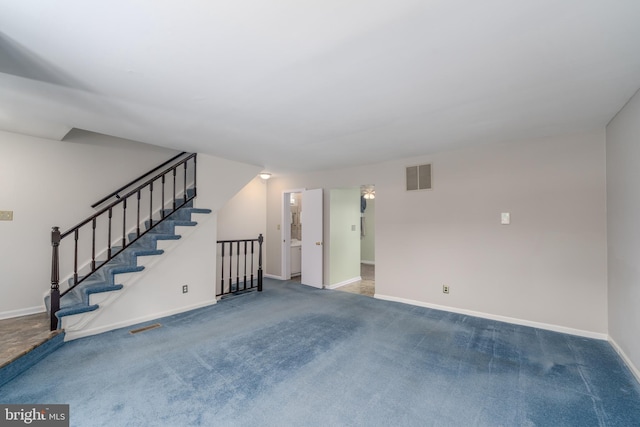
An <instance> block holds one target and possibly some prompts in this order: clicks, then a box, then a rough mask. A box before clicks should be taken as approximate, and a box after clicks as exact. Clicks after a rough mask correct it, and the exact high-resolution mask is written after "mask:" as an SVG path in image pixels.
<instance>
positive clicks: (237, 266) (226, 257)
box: [216, 234, 264, 297]
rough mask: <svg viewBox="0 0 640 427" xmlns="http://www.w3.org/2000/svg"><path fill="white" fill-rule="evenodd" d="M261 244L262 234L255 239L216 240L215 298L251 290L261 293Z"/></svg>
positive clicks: (262, 240)
mask: <svg viewBox="0 0 640 427" xmlns="http://www.w3.org/2000/svg"><path fill="white" fill-rule="evenodd" d="M263 242H264V237H262V234H260V235H259V236H258V238H257V239H240V240H218V251H217V252H218V262H217V264H218V270H219V271H220V282H219V285H217V286H216V297H220V296H224V295H228V294H235V293H239V292H244V291H250V290H253V289H257V290H258V292H262V275H263V271H262V243H263Z"/></svg>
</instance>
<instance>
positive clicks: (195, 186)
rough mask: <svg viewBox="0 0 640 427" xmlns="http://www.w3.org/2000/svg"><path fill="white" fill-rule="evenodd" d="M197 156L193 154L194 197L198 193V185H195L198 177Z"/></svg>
mask: <svg viewBox="0 0 640 427" xmlns="http://www.w3.org/2000/svg"><path fill="white" fill-rule="evenodd" d="M197 158H198V156H197V155H196V156H193V197H196V196H197V195H198V186H197V185H196V184H197V179H198V168H197V167H196V166H197V165H196V159H197Z"/></svg>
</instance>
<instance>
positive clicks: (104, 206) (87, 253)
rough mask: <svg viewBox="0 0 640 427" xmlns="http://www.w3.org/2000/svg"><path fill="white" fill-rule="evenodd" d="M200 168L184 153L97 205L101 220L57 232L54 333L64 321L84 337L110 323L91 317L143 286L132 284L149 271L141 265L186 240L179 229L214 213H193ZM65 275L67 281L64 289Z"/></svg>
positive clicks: (50, 304) (50, 307) (51, 305)
mask: <svg viewBox="0 0 640 427" xmlns="http://www.w3.org/2000/svg"><path fill="white" fill-rule="evenodd" d="M196 160H197V155H196V154H195V153H193V154H189V153H180V154H179V155H177V156H175V157H173V158H172V159H170V160H168V161H167V162H165V163H163V164H161V165H159V166H157V167H156V168H154V169H152V170H151V171H149V172H147V173H145V174H144V175H142V176H140V177H138V178H136V179H134V180H133V181H131V182H129V183H128V184H125V185H124V186H122V187H120V188H119V189H118V190H116V191H115V192H113V193H111V194H109V195H108V196H106V197H104V198H103V199H101V200H100V201H98V202H96V203H95V204H94V205H92V208H96V209H97V212H96V213H95V214H94V215H92V216H90V217H89V218H86V219H85V220H83V221H82V222H80V223H78V224H77V225H75V226H74V227H71V228H70V229H68V230H67V231H64V232H61V231H60V229H59V227H53V230H52V232H51V246H52V256H51V292H50V293H49V295H47V296H46V297H45V306H46V308H47V311H48V312H49V315H50V320H51V330H56V329H60V328H61V326H60V325H61V320H62V319H65V330H68V327H69V326H70V325H72V326H73V329H74V330H75V331H78V330H79V329H78V328H83V327H84V326H85V325H87V322H89V321H91V318H95V317H96V316H98V317H104V315H106V312H105V311H104V310H102V314H100V315H89V314H90V313H91V312H95V311H96V310H98V309H99V308H100V304H103V305H105V304H107V303H108V301H111V300H113V299H115V298H117V297H116V296H113V294H116V295H119V294H121V293H123V292H122V289H123V287H127V288H128V286H127V284H128V283H129V282H136V281H137V280H136V279H133V280H132V279H131V276H132V275H135V274H136V273H140V272H141V271H143V270H144V269H145V266H144V265H142V264H143V262H142V261H141V259H143V258H140V257H144V258H149V257H157V256H161V255H162V254H163V253H164V250H163V249H162V247H159V246H158V244H159V242H161V241H171V240H178V239H180V238H181V236H180V235H179V234H178V233H176V227H178V226H181V227H194V226H196V225H197V223H196V222H195V221H193V220H192V217H191V216H192V214H203V213H204V214H207V213H210V212H211V211H210V210H209V209H198V208H195V207H194V206H193V203H194V199H195V197H196V195H197V187H196V181H197V170H196V166H197V161H196ZM167 165H169V166H167ZM165 166H166V167H165ZM189 234H190V233H189ZM139 258H140V259H139ZM69 271H71V272H70V273H69ZM61 272H62V273H63V274H65V275H66V277H68V280H64V281H63V282H62V283H61V282H60V276H61V274H60V273H61ZM147 273H150V272H147ZM148 275H149V274H141V275H140V278H141V279H142V278H143V277H144V276H148ZM63 277H64V276H63ZM143 281H144V280H143ZM134 293H135V292H134ZM134 311H136V310H135V309H134ZM71 318H73V319H74V320H71Z"/></svg>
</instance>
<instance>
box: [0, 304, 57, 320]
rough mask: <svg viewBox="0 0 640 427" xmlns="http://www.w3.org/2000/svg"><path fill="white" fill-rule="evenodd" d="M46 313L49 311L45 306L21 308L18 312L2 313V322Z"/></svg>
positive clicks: (0, 316)
mask: <svg viewBox="0 0 640 427" xmlns="http://www.w3.org/2000/svg"><path fill="white" fill-rule="evenodd" d="M46 311H47V309H46V308H45V306H43V305H37V306H35V307H27V308H21V309H18V310H11V311H5V312H3V313H0V320H4V319H12V318H14V317H22V316H29V315H31V314H38V313H44V312H46Z"/></svg>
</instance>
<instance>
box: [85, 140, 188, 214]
mask: <svg viewBox="0 0 640 427" xmlns="http://www.w3.org/2000/svg"><path fill="white" fill-rule="evenodd" d="M186 153H187V152H186V151H183V152H182V153H180V154H178V155H176V156H173V157H172V158H170V159H169V160H167V161H166V162H164V163H162V164H160V165H158V166H156V167H155V168H153V169H151V170H150V171H149V172H147V173H145V174H144V175H140V176H139V177H137V178H136V179H133V180H131V181H130V182H129V183H128V184H125V185H123V186H122V187H120V188H118V189H117V190H116V191H114V192H113V193H110V194H109V195H107V196H105V197H103V198H102V199H100V200H98V201H97V202H95V203H94V204H92V205H91V207H92V208H94V209H95V207H96V206H100V205H101V204H103V203H104V202H105V201H107V200H109V199H110V198H111V197H113V196H116V198H117V199H120V198H121V196H120V195H118V193H119V192H121V191H122V190H124V189H125V188H129V187H131V186H132V185H133V184H134V183H136V182H138V181H140V180H141V179H142V178H144V177H145V176H147V175H150V174H151V172H153V171H156V170H158V169H160V168H161V167H163V166H165V165H168V164H169V163H171V162H173V161H174V160H175V159H177V158H178V157H180V156H183V155H185V154H186Z"/></svg>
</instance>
